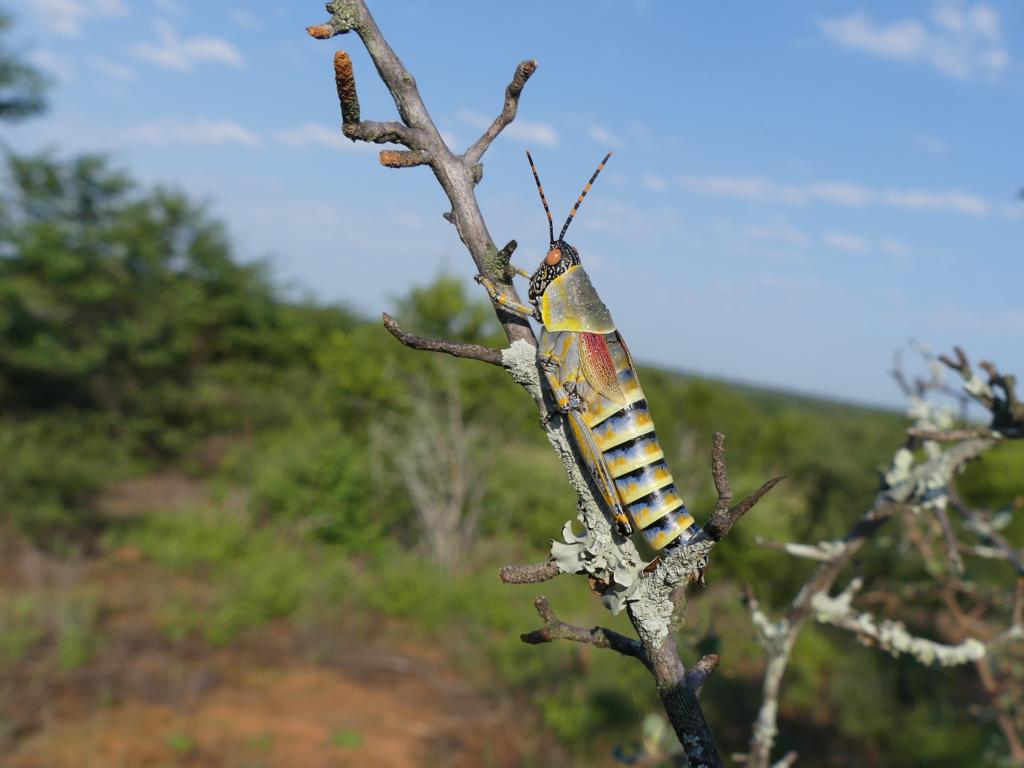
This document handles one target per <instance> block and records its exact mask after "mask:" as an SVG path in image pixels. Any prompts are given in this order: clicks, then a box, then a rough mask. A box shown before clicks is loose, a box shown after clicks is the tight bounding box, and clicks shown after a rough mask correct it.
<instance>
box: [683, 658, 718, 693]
mask: <svg viewBox="0 0 1024 768" xmlns="http://www.w3.org/2000/svg"><path fill="white" fill-rule="evenodd" d="M719 661H721V657H720V656H719V655H718V654H717V653H708V654H705V655H704V656H701V657H700V660H699V661H698V662H697V663H696V664H694V665H693V666H692V667H690V669H689V670H687V672H686V684H687V685H689V686H690V688H691V689H692V690H694V691H698V690H700V687H701V686H702V685H704V681H706V680H707V679H708V678H709V677H711V673H712V672H714V671H715V670H716V669H717V668H718V662H719Z"/></svg>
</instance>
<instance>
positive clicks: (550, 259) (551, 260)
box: [544, 248, 562, 267]
mask: <svg viewBox="0 0 1024 768" xmlns="http://www.w3.org/2000/svg"><path fill="white" fill-rule="evenodd" d="M561 260H562V250H561V249H560V248H552V249H551V250H550V251H548V255H547V256H545V257H544V263H545V264H549V265H550V266H552V267H553V266H555V264H557V263H558V262H560V261H561Z"/></svg>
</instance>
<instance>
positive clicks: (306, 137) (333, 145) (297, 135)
mask: <svg viewBox="0 0 1024 768" xmlns="http://www.w3.org/2000/svg"><path fill="white" fill-rule="evenodd" d="M274 139H275V140H276V141H277V142H278V143H279V144H284V145H285V146H287V147H295V148H303V149H308V148H316V149H334V150H340V151H345V150H354V151H359V150H362V151H368V152H376V151H377V150H379V149H381V148H382V147H376V146H374V145H373V144H367V143H366V142H360V141H355V142H354V141H352V140H351V139H348V138H346V137H345V136H344V135H343V134H342V132H341V128H340V127H339V128H329V127H327V126H326V125H322V124H320V123H305V124H303V125H300V126H299V127H298V128H290V129H288V130H286V131H278V132H277V133H275V134H274Z"/></svg>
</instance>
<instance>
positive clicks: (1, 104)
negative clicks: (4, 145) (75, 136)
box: [0, 10, 46, 120]
mask: <svg viewBox="0 0 1024 768" xmlns="http://www.w3.org/2000/svg"><path fill="white" fill-rule="evenodd" d="M10 27H11V19H10V17H9V16H8V15H7V14H6V13H5V12H4V11H2V10H0V120H17V119H20V118H23V117H29V116H31V115H35V114H38V113H39V112H42V111H43V109H44V108H45V106H46V102H45V101H44V100H43V92H44V90H45V88H46V78H45V77H43V76H42V74H40V72H39V71H38V70H37V69H35V68H34V67H32V66H30V65H29V64H26V63H25V62H24V60H23V59H22V58H21V57H20V56H19V55H18V54H17V53H16V52H14V51H12V50H11V49H10V47H9V45H8V43H7V41H6V40H4V39H3V38H5V37H6V36H7V32H8V30H9V29H10Z"/></svg>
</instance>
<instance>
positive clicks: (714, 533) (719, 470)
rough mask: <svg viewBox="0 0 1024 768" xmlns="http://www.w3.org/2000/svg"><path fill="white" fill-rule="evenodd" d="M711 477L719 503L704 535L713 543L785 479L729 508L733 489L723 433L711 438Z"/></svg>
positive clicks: (760, 489) (780, 477)
mask: <svg viewBox="0 0 1024 768" xmlns="http://www.w3.org/2000/svg"><path fill="white" fill-rule="evenodd" d="M711 476H712V477H713V478H714V481H715V490H716V491H718V502H717V503H716V504H715V510H714V512H712V513H711V518H710V519H709V520H708V522H707V524H706V525H705V526H704V533H706V534H707V535H708V536H709V537H710V538H711V540H712V541H719V540H721V539H722V538H723V537H724V536H725V535H726V534H727V533H729V529H730V528H732V527H733V526H734V525H735V524H736V522H737V521H738V520H739V519H740V518H741V517H743V515H745V514H746V513H747V512H749V511H750V510H751V509H752V508H753V506H754V505H755V504H757V502H759V501H760V500H761V498H762V497H763V496H764V495H765V494H766V493H768V491H770V490H771V489H772V488H774V487H775V486H776V485H778V484H779V483H780V482H781V481H782V480H783V479H784V477H783V476H781V475H780V476H779V477H773V478H772V479H771V480H768V481H767V482H765V483H764V484H763V485H762V486H761V487H760V488H758V489H757V490H756V491H754V492H753V493H751V494H750V495H749V496H747V497H745V498H744V499H743V500H742V501H740V502H739V503H738V504H735V505H733V506H729V502H731V501H732V488H730V487H729V470H728V467H727V465H726V461H725V435H723V434H722V433H721V432H715V433H714V434H713V435H712V436H711Z"/></svg>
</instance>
